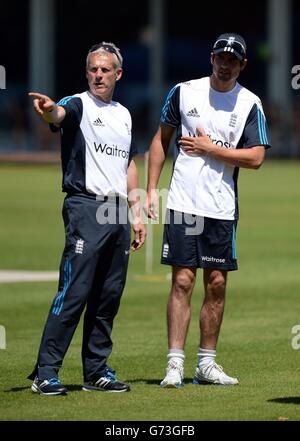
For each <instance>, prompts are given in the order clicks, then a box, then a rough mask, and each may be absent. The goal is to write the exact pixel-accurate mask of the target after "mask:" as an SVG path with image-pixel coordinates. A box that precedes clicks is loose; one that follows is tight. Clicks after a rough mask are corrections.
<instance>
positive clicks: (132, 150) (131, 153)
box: [129, 140, 138, 162]
mask: <svg viewBox="0 0 300 441" xmlns="http://www.w3.org/2000/svg"><path fill="white" fill-rule="evenodd" d="M137 154H138V148H137V145H136V143H135V141H134V140H132V141H131V146H130V151H129V162H130V161H131V159H132V158H134V156H136V155H137Z"/></svg>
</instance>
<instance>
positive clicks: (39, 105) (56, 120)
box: [28, 92, 66, 125]
mask: <svg viewBox="0 0 300 441" xmlns="http://www.w3.org/2000/svg"><path fill="white" fill-rule="evenodd" d="M28 95H29V96H32V97H33V98H34V100H33V107H34V110H35V111H36V113H37V114H38V115H39V116H40V117H41V118H43V120H44V121H45V122H46V123H52V124H56V125H59V124H60V123H61V122H62V121H63V120H64V118H65V116H66V111H65V109H64V108H63V107H61V106H58V105H57V104H55V102H54V101H53V100H52V99H51V98H49V97H48V96H47V95H42V94H40V93H36V92H30V93H29V94H28Z"/></svg>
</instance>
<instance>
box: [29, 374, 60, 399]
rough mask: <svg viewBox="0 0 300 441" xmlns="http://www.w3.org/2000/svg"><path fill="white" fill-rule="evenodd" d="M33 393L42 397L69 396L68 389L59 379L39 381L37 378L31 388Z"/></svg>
mask: <svg viewBox="0 0 300 441" xmlns="http://www.w3.org/2000/svg"><path fill="white" fill-rule="evenodd" d="M31 390H32V392H34V393H36V394H40V395H67V393H68V389H67V388H66V387H65V386H63V385H62V384H61V382H60V381H59V379H58V378H50V379H49V380H39V379H38V378H37V377H36V378H35V379H34V382H33V383H32V386H31Z"/></svg>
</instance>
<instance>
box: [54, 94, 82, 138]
mask: <svg viewBox="0 0 300 441" xmlns="http://www.w3.org/2000/svg"><path fill="white" fill-rule="evenodd" d="M57 105H58V106H61V107H63V108H64V109H65V111H66V116H65V118H64V119H63V121H62V122H61V123H60V125H59V127H58V126H57V125H55V124H50V129H51V131H52V132H57V131H59V130H60V129H61V128H62V129H64V128H72V127H74V126H78V125H79V124H80V121H81V118H82V101H81V99H80V98H79V97H74V96H68V97H65V98H62V99H61V100H60V101H59V102H58V103H57Z"/></svg>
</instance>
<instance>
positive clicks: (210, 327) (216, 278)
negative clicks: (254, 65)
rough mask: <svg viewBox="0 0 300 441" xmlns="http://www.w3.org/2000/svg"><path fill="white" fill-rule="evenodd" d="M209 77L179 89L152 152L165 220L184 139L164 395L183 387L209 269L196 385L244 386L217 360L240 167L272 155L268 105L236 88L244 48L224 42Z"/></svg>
mask: <svg viewBox="0 0 300 441" xmlns="http://www.w3.org/2000/svg"><path fill="white" fill-rule="evenodd" d="M211 64H212V75H211V76H210V77H206V78H201V79H197V80H192V81H189V82H185V83H180V84H177V85H176V86H175V87H174V88H173V89H172V90H171V91H170V93H169V95H168V97H167V99H166V102H165V105H164V107H163V109H162V114H161V124H160V127H159V129H158V131H157V133H156V134H155V136H154V138H153V141H152V143H151V146H150V154H149V174H148V188H147V192H148V196H147V201H146V211H147V213H148V216H149V217H151V218H153V219H156V218H157V195H156V191H155V189H156V188H157V184H158V180H159V176H160V173H161V170H162V168H163V165H164V161H165V159H166V156H167V151H168V148H169V143H170V141H171V138H172V135H173V133H174V131H176V146H175V153H176V157H175V160H174V166H173V173H172V177H171V183H170V189H169V195H168V200H167V217H166V222H165V228H164V236H163V247H162V263H163V264H167V265H171V266H172V287H171V293H170V297H169V300H168V306H167V321H168V346H169V352H168V366H167V369H166V376H165V378H164V379H163V381H162V382H161V387H182V386H183V384H184V381H183V380H184V358H185V356H184V347H185V341H186V337H187V332H188V327H189V322H190V315H191V309H190V304H191V296H192V292H193V288H194V286H195V282H196V273H197V268H202V269H203V283H204V292H205V296H204V301H203V305H202V308H201V312H200V344H199V350H198V363H197V366H196V370H195V375H194V381H193V383H194V384H201V383H213V384H223V385H234V384H238V380H237V378H234V377H230V376H228V375H226V374H225V372H224V371H223V369H222V368H221V366H219V365H218V364H217V363H216V362H215V357H216V346H217V341H218V336H219V332H220V327H221V322H222V317H223V312H224V301H225V288H226V280H227V272H228V271H233V270H236V269H237V257H236V246H235V245H236V227H237V220H238V197H237V196H238V194H237V179H238V172H239V168H240V167H242V168H250V169H258V168H259V167H260V166H261V164H262V163H263V160H264V157H265V149H266V148H268V147H269V142H268V129H267V125H266V119H265V116H264V113H263V109H262V105H261V102H260V99H259V98H258V97H257V96H256V95H254V94H253V93H252V92H250V91H249V90H247V89H246V88H244V87H242V86H241V85H240V84H239V83H238V82H237V78H238V77H239V75H240V73H241V71H243V70H244V68H245V67H246V64H247V59H246V43H245V40H244V39H243V38H242V37H241V36H240V35H238V34H235V33H226V34H222V35H220V36H219V37H218V39H217V40H216V42H215V44H214V46H213V50H212V53H211Z"/></svg>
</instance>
